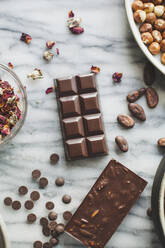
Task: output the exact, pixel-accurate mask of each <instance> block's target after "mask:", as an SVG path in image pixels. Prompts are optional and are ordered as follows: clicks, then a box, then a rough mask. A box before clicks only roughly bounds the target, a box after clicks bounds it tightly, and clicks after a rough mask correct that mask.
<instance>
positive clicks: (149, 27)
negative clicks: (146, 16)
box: [139, 23, 152, 33]
mask: <svg viewBox="0 0 165 248" xmlns="http://www.w3.org/2000/svg"><path fill="white" fill-rule="evenodd" d="M139 30H140V32H141V33H144V32H150V33H151V32H152V25H151V24H150V23H143V24H142V25H141V26H140V29H139Z"/></svg>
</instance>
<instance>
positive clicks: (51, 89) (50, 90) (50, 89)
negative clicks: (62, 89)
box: [45, 87, 54, 94]
mask: <svg viewBox="0 0 165 248" xmlns="http://www.w3.org/2000/svg"><path fill="white" fill-rule="evenodd" d="M53 91H54V87H49V88H47V90H46V91H45V93H46V94H49V93H51V92H53Z"/></svg>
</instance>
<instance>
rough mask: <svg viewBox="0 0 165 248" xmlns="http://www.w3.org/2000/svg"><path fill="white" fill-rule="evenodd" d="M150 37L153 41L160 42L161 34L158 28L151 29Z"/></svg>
mask: <svg viewBox="0 0 165 248" xmlns="http://www.w3.org/2000/svg"><path fill="white" fill-rule="evenodd" d="M152 37H153V38H154V41H156V42H158V43H160V42H161V41H162V35H161V33H160V32H159V31H158V30H153V31H152Z"/></svg>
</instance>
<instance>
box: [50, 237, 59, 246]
mask: <svg viewBox="0 0 165 248" xmlns="http://www.w3.org/2000/svg"><path fill="white" fill-rule="evenodd" d="M58 243H59V241H58V239H56V238H51V239H50V240H49V244H51V245H52V246H55V245H57V244H58Z"/></svg>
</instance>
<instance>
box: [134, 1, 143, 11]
mask: <svg viewBox="0 0 165 248" xmlns="http://www.w3.org/2000/svg"><path fill="white" fill-rule="evenodd" d="M132 9H133V11H136V10H139V9H140V10H143V2H142V1H139V0H136V1H134V2H133V3H132Z"/></svg>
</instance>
